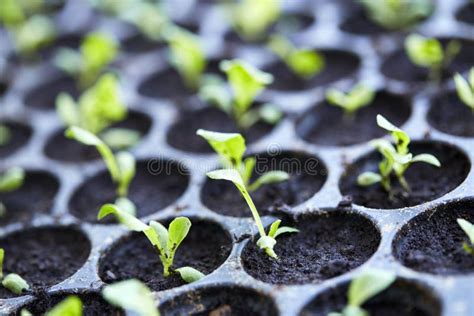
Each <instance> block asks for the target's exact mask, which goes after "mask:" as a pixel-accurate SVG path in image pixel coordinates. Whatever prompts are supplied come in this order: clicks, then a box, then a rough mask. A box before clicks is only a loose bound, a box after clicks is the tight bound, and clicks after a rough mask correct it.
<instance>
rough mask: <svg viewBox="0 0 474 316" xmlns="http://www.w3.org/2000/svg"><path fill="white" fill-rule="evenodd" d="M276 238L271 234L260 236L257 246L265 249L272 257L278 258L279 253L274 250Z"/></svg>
mask: <svg viewBox="0 0 474 316" xmlns="http://www.w3.org/2000/svg"><path fill="white" fill-rule="evenodd" d="M276 243H277V242H276V240H275V238H272V237H270V236H262V237H260V238H259V240H258V241H257V246H258V247H259V248H260V249H262V250H264V251H265V253H266V254H267V255H269V256H270V257H272V258H275V259H277V258H278V256H277V254H276V253H275V251H274V250H273V248H274V247H275V245H276Z"/></svg>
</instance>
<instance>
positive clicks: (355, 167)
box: [339, 141, 471, 209]
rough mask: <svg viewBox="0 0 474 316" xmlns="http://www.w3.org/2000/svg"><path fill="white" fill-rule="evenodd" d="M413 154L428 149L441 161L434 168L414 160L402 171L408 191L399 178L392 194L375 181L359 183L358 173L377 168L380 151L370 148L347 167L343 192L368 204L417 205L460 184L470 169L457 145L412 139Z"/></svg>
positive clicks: (372, 205)
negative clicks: (369, 183)
mask: <svg viewBox="0 0 474 316" xmlns="http://www.w3.org/2000/svg"><path fill="white" fill-rule="evenodd" d="M410 152H412V153H413V154H415V155H416V154H421V153H429V154H432V155H434V156H436V157H437V158H438V159H439V161H440V162H441V167H440V168H437V167H434V166H432V165H429V164H426V163H415V164H413V165H412V166H411V167H410V168H408V170H407V171H406V172H405V178H406V180H407V182H408V184H409V185H410V188H411V190H410V192H409V193H407V192H405V191H404V190H403V189H402V187H401V186H400V184H399V183H398V181H397V180H396V179H395V178H394V179H392V196H391V197H389V194H388V193H387V192H386V191H385V190H384V189H383V188H382V186H381V185H378V184H375V185H372V186H369V187H361V186H359V185H358V184H357V177H358V176H359V175H360V174H361V173H363V172H366V171H373V172H378V164H379V162H380V161H381V157H380V154H379V153H377V152H373V153H371V154H369V155H367V156H364V157H363V158H361V159H359V160H357V161H356V162H355V163H354V164H352V165H349V166H348V167H347V168H346V171H345V173H344V175H343V176H342V178H341V180H340V183H339V186H340V189H341V192H342V194H343V195H346V196H350V197H352V200H353V202H354V203H355V204H358V205H362V206H365V207H370V208H382V209H395V208H403V207H408V206H414V205H419V204H421V203H425V202H428V201H432V200H435V199H437V198H439V197H441V196H443V195H445V194H446V193H448V192H450V191H452V190H454V189H455V188H456V187H457V186H458V185H460V184H461V183H462V182H463V181H464V179H465V178H466V176H467V174H468V173H469V171H470V169H471V164H470V162H469V159H468V158H467V157H466V155H465V154H464V153H463V152H461V151H460V150H459V149H457V148H456V147H453V146H451V145H448V144H446V143H442V142H420V141H417V142H413V143H412V144H411V145H410Z"/></svg>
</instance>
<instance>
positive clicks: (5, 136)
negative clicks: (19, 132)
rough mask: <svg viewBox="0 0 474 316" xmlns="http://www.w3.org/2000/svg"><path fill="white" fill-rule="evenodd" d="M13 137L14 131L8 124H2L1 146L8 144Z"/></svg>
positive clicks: (0, 128)
mask: <svg viewBox="0 0 474 316" xmlns="http://www.w3.org/2000/svg"><path fill="white" fill-rule="evenodd" d="M11 138H12V133H11V131H10V129H9V128H8V126H6V125H5V124H0V146H5V145H8V143H9V142H10V140H11Z"/></svg>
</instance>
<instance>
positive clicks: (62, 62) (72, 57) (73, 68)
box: [53, 47, 82, 76]
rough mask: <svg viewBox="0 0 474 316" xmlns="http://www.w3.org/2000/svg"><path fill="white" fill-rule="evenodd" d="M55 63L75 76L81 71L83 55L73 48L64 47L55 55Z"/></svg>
mask: <svg viewBox="0 0 474 316" xmlns="http://www.w3.org/2000/svg"><path fill="white" fill-rule="evenodd" d="M53 63H54V65H55V66H56V67H58V68H59V69H61V70H62V71H64V72H66V73H67V74H69V75H70V76H75V75H77V74H78V73H79V72H80V71H81V68H82V55H81V54H80V53H79V52H77V51H75V50H74V49H72V48H65V47H62V48H60V49H58V51H57V52H56V54H55V55H54V59H53Z"/></svg>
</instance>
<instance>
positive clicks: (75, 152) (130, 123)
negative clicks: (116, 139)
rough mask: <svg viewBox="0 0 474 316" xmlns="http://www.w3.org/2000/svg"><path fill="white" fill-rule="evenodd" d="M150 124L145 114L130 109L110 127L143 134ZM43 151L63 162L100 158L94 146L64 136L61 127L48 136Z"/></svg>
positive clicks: (146, 131)
mask: <svg viewBox="0 0 474 316" xmlns="http://www.w3.org/2000/svg"><path fill="white" fill-rule="evenodd" d="M151 124H152V122H151V119H150V118H149V117H148V116H147V115H145V114H143V113H139V112H135V111H130V112H129V114H128V117H127V119H125V120H124V121H123V122H120V123H117V124H114V125H112V126H111V127H114V128H115V127H119V128H127V129H132V130H135V131H138V132H140V134H141V135H142V136H145V135H146V134H147V133H148V131H149V130H150V128H151ZM44 152H45V154H46V156H48V157H49V158H51V159H54V160H58V161H65V162H84V161H90V160H95V159H99V158H100V155H99V153H98V152H97V149H96V148H95V147H91V146H85V145H83V144H81V143H79V142H77V141H76V140H73V139H68V138H66V137H65V136H64V130H63V129H60V130H58V131H56V132H55V133H54V134H53V135H52V136H51V137H50V139H49V140H48V141H47V143H46V146H45V148H44Z"/></svg>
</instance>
